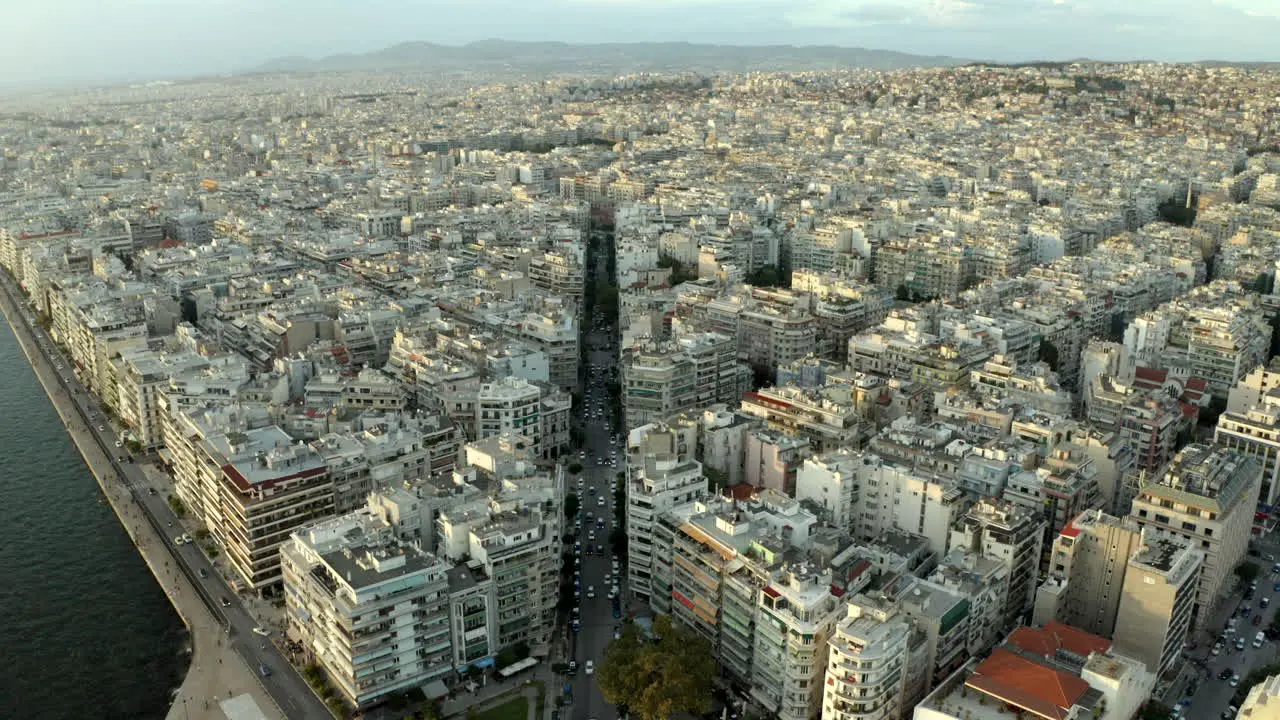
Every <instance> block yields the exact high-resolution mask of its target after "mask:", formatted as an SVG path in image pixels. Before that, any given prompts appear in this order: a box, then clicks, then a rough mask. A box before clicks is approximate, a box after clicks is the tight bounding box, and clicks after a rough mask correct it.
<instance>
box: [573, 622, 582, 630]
mask: <svg viewBox="0 0 1280 720" xmlns="http://www.w3.org/2000/svg"><path fill="white" fill-rule="evenodd" d="M581 630H582V623H580V622H578V621H577V620H574V621H573V631H574V632H579V631H581Z"/></svg>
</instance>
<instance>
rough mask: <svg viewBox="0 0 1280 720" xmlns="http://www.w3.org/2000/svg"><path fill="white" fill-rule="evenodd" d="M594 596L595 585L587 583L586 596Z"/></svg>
mask: <svg viewBox="0 0 1280 720" xmlns="http://www.w3.org/2000/svg"><path fill="white" fill-rule="evenodd" d="M595 596H596V586H595V585H588V586H587V597H588V598H594V597H595Z"/></svg>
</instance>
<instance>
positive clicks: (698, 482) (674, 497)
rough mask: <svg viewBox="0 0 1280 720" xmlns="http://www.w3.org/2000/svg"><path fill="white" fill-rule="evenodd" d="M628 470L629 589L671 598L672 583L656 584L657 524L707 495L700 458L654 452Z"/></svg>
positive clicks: (641, 595) (645, 598)
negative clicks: (670, 513)
mask: <svg viewBox="0 0 1280 720" xmlns="http://www.w3.org/2000/svg"><path fill="white" fill-rule="evenodd" d="M627 474H628V477H627V522H626V529H627V589H628V590H629V591H630V592H631V595H632V596H633V597H634V598H636V599H637V600H638V601H640V602H650V601H653V600H655V599H656V600H659V601H661V602H664V603H665V602H670V599H669V598H670V584H669V583H667V584H666V585H665V586H662V585H659V586H657V587H655V585H654V562H655V558H654V532H655V525H656V523H657V521H658V519H659V518H660V517H661V516H662V515H663V514H665V513H668V512H670V511H671V510H673V509H674V508H676V507H677V506H681V505H688V504H691V503H693V502H694V501H695V500H698V499H701V498H703V497H705V496H706V494H707V491H708V485H707V478H706V476H705V475H703V473H702V464H701V463H699V462H697V461H694V460H681V459H677V458H676V457H675V456H672V455H653V454H647V455H645V456H643V457H641V458H639V463H638V464H629V465H628V468H627ZM658 559H661V554H660V556H659V558H658ZM668 562H669V560H668ZM659 579H661V576H660V578H659Z"/></svg>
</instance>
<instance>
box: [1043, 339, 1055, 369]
mask: <svg viewBox="0 0 1280 720" xmlns="http://www.w3.org/2000/svg"><path fill="white" fill-rule="evenodd" d="M1040 362H1042V363H1047V364H1048V365H1049V369H1050V370H1052V371H1054V372H1058V346H1057V345H1054V344H1053V343H1052V342H1051V341H1049V340H1041V341H1040Z"/></svg>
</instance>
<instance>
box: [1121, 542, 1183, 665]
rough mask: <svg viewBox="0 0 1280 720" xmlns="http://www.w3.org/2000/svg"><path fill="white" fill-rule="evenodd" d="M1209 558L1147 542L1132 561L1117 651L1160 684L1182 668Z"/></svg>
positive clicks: (1175, 546)
mask: <svg viewBox="0 0 1280 720" xmlns="http://www.w3.org/2000/svg"><path fill="white" fill-rule="evenodd" d="M1203 562H1204V556H1203V555H1202V554H1201V553H1200V551H1199V550H1194V549H1191V548H1188V547H1186V546H1185V545H1183V544H1181V543H1178V542H1174V541H1172V540H1148V541H1147V542H1145V543H1144V544H1143V545H1142V546H1141V547H1139V548H1138V549H1137V550H1136V551H1135V552H1134V554H1133V555H1132V556H1130V558H1129V562H1128V566H1127V568H1126V571H1125V575H1124V586H1123V588H1124V589H1123V595H1122V596H1121V599H1120V607H1119V614H1118V615H1117V616H1116V626H1115V635H1114V639H1115V650H1116V651H1117V652H1119V653H1121V654H1124V655H1126V656H1128V657H1131V658H1134V659H1136V660H1141V661H1142V662H1143V663H1145V664H1146V666H1147V669H1148V670H1150V671H1151V672H1152V673H1153V674H1155V675H1156V676H1157V677H1160V678H1170V677H1173V676H1174V675H1175V674H1176V673H1177V672H1178V671H1179V670H1181V668H1182V651H1183V650H1184V649H1185V646H1186V644H1187V640H1188V638H1189V637H1190V635H1191V621H1192V616H1193V611H1194V609H1195V600H1196V592H1197V590H1198V589H1199V580H1200V571H1201V566H1202V564H1203Z"/></svg>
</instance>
